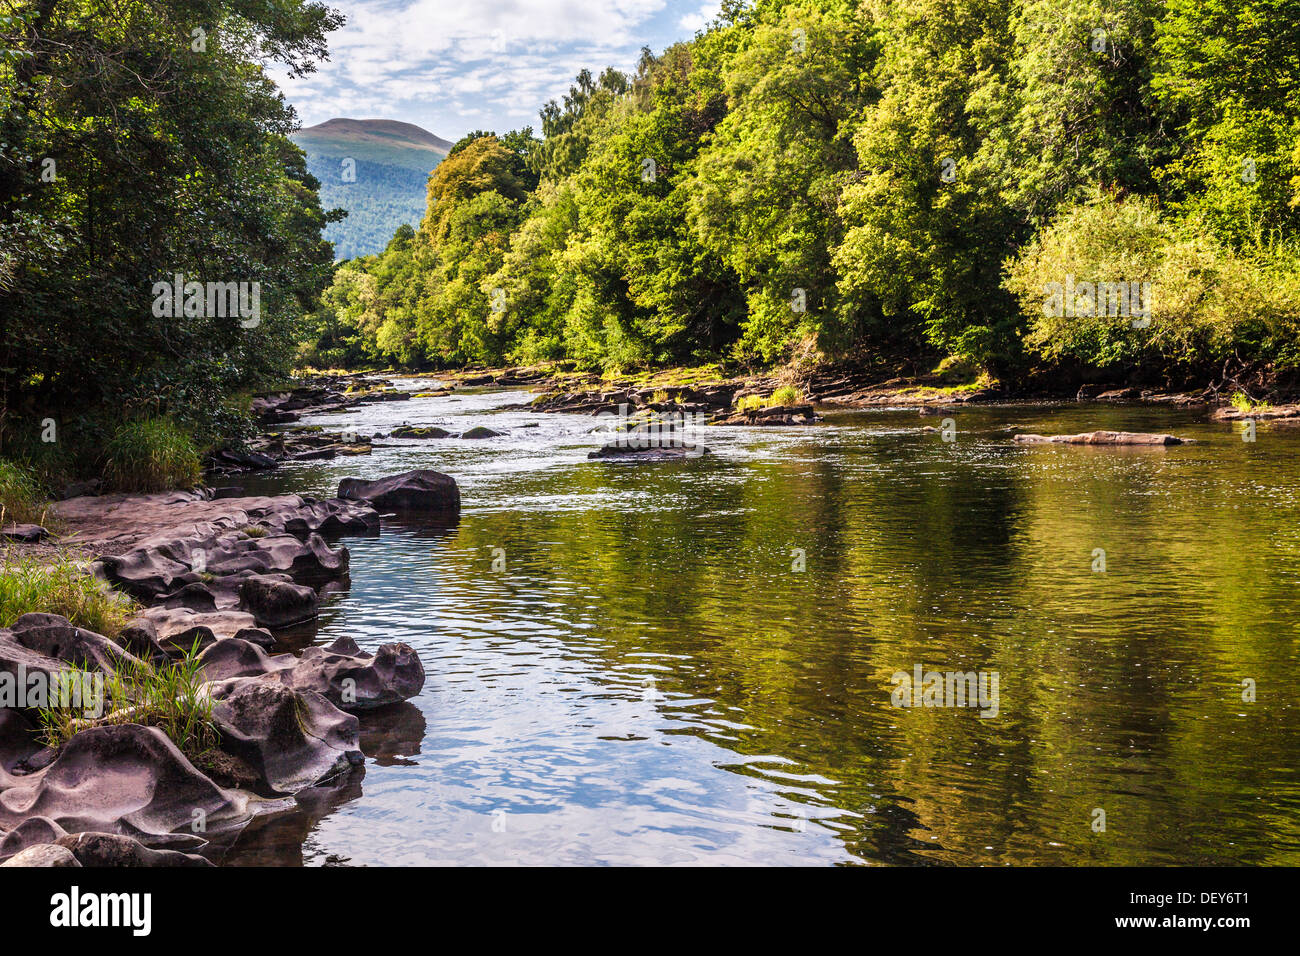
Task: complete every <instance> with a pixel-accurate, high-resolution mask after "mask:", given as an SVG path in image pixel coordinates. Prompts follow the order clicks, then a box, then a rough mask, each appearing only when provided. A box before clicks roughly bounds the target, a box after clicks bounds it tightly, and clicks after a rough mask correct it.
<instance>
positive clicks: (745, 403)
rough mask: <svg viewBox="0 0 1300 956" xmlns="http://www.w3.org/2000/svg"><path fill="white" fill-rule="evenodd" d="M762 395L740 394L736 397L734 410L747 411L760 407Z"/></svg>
mask: <svg viewBox="0 0 1300 956" xmlns="http://www.w3.org/2000/svg"><path fill="white" fill-rule="evenodd" d="M762 407H763V397H762V396H761V395H742V396H741V397H740V398H737V399H736V411H738V412H748V411H750V410H751V409H756V408H762Z"/></svg>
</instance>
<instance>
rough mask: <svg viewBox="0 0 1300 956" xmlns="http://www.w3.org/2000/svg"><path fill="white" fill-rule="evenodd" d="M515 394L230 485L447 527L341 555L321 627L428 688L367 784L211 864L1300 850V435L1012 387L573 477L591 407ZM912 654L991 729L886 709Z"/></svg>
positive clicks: (379, 413) (259, 833)
mask: <svg viewBox="0 0 1300 956" xmlns="http://www.w3.org/2000/svg"><path fill="white" fill-rule="evenodd" d="M398 384H399V387H402V388H407V389H411V390H418V389H421V388H428V387H429V385H428V383H427V382H423V383H422V382H419V381H416V380H398ZM529 398H531V396H530V395H529V394H527V393H524V392H509V391H495V392H490V391H478V392H475V391H472V390H471V391H467V392H462V393H457V394H456V395H454V396H452V397H448V398H413V399H411V400H409V401H403V402H391V403H384V404H374V405H367V406H363V407H361V408H359V409H357V410H355V411H350V412H346V413H341V414H337V413H336V414H328V415H320V416H316V417H315V418H310V419H305V420H304V423H305V424H321V425H324V426H326V427H328V428H329V429H331V430H335V429H339V428H352V427H355V428H357V429H358V430H360V431H363V432H370V431H376V430H378V431H383V432H387V431H388V430H389V429H391V428H392V427H393V426H396V425H398V424H401V423H403V422H410V423H412V424H421V425H423V424H438V425H442V426H443V427H445V428H449V429H451V430H452V431H456V432H459V431H462V430H464V429H467V428H470V427H472V426H475V425H487V426H489V427H491V428H493V429H496V430H498V431H504V432H505V435H504V436H503V437H500V438H493V439H488V440H480V441H471V440H461V439H443V440H433V441H398V440H395V439H390V440H387V441H385V442H383V443H382V444H387V445H392V446H395V447H387V448H379V447H377V448H376V449H375V450H374V452H373V453H372V454H371V455H369V456H364V457H356V458H338V459H335V460H330V461H316V462H301V463H293V464H288V465H285V466H283V467H282V468H280V469H279V470H278V471H277V472H274V473H271V474H270V475H268V476H266V477H261V478H257V479H248V480H247V481H245V482H244V486H245V487H246V488H247V489H248V490H249V491H250V493H251V492H258V493H265V492H287V491H292V492H300V493H307V494H314V495H317V496H321V497H332V496H333V495H334V493H335V490H336V488H337V484H338V480H339V479H340V478H342V477H344V476H349V475H352V476H358V477H364V478H376V477H380V476H382V475H388V474H393V473H396V472H400V471H405V470H408V469H411V468H433V469H436V470H439V471H443V472H446V473H447V474H450V475H452V476H453V477H455V479H456V480H457V482H458V483H459V484H460V488H461V494H462V501H463V511H462V516H461V519H460V521H459V523H458V524H457V525H456V526H455V527H454V528H450V529H432V528H427V527H423V528H422V527H416V526H402V525H397V524H393V523H391V522H386V524H385V527H384V530H383V532H382V534H381V535H379V536H377V537H363V538H347V539H344V544H346V546H347V547H348V548H349V550H350V551H351V555H352V564H351V582H350V587H348V588H346V589H342V590H340V591H338V592H337V593H334V594H332V595H331V596H330V597H329V598H328V600H327V601H326V602H325V603H324V607H323V610H322V616H321V620H320V627H319V632H318V633H317V634H316V635H315V639H316V640H317V641H328V640H332V639H333V638H334V637H336V636H339V635H343V634H347V635H350V636H351V637H353V638H355V639H356V640H357V641H358V643H360V644H361V645H362V646H363V647H365V648H369V649H373V648H374V647H376V646H378V645H379V644H381V643H384V642H386V641H398V640H400V641H405V642H406V643H408V644H410V645H412V646H413V647H415V648H416V649H417V650H418V652H419V654H420V657H421V659H422V660H423V662H424V665H425V669H426V671H427V673H428V680H427V683H426V685H425V688H424V691H423V693H422V694H421V695H420V696H419V697H418V698H416V699H415V700H413V701H412V702H410V704H409V705H406V706H405V707H403V708H397V709H395V710H394V711H392V712H389V713H385V714H378V715H367V716H363V718H362V728H363V750H364V751H365V752H366V756H367V759H366V763H365V768H364V775H357V776H356V777H355V778H354V779H353V780H351V781H350V782H349V783H348V784H347V785H346V786H343V787H341V788H335V789H334V790H325V791H321V792H319V793H315V794H308V795H306V796H305V797H304V798H303V800H302V803H303V809H302V810H301V811H299V812H295V813H290V814H286V815H282V816H280V817H276V818H272V819H269V820H267V821H265V822H263V823H262V824H260V825H255V826H253V827H251V828H250V829H249V830H248V831H246V832H245V834H244V835H243V836H242V837H241V838H240V840H239V842H238V843H237V844H236V845H235V846H234V847H233V849H232V850H231V852H230V853H229V854H228V856H227V858H226V862H228V863H271V862H274V863H282V864H296V863H299V862H302V863H304V864H306V865H331V864H348V865H403V864H449V863H496V864H505V863H521V864H541V863H554V864H757V863H762V864H800V865H810V864H811V865H823V864H854V863H858V864H882V863H888V864H904V865H916V864H920V865H943V864H964V865H1005V864H1071V865H1118V864H1238V863H1267V864H1292V865H1294V864H1296V863H1300V814H1297V812H1296V811H1297V805H1298V804H1300V770H1297V763H1300V761H1297V760H1296V755H1297V753H1300V710H1298V709H1297V706H1296V704H1297V688H1298V687H1300V662H1298V659H1297V647H1298V645H1300V614H1298V613H1297V612H1298V611H1300V591H1298V590H1297V581H1298V580H1300V464H1298V461H1300V458H1298V455H1297V453H1298V452H1300V431H1291V432H1287V431H1285V430H1282V429H1276V430H1269V429H1266V428H1263V427H1261V428H1260V430H1259V432H1258V438H1257V440H1256V441H1255V442H1253V443H1248V442H1243V441H1242V440H1241V438H1240V436H1239V433H1238V431H1236V430H1234V429H1232V428H1230V427H1229V426H1228V425H1225V424H1211V423H1208V422H1206V421H1205V418H1204V414H1203V413H1200V414H1198V413H1196V412H1191V411H1184V410H1176V409H1170V408H1153V407H1138V406H1102V405H1055V406H1000V407H980V408H971V409H968V410H964V411H962V412H960V413H959V414H956V415H954V416H953V417H954V421H955V423H956V425H957V433H956V438H955V441H952V442H945V441H942V440H941V438H940V436H939V435H936V434H934V433H924V432H922V430H921V428H922V426H923V425H926V424H929V425H933V426H938V425H939V423H940V418H939V417H920V416H918V415H917V414H916V412H915V411H842V412H831V413H827V414H826V416H825V421H824V422H823V423H821V424H818V425H816V426H811V427H806V428H802V429H800V428H782V429H768V430H763V429H756V428H750V429H745V428H710V429H708V430H707V433H706V444H707V445H708V446H709V448H710V449H711V451H712V454H710V455H708V456H705V457H703V458H696V459H687V460H683V461H675V462H659V463H641V464H628V463H612V462H603V461H589V460H588V459H587V457H586V456H587V452H588V451H590V450H592V449H594V448H596V447H598V446H599V445H600V444H601V442H602V436H600V435H597V434H591V433H590V430H591V428H592V426H593V424H594V420H593V419H592V418H591V417H589V416H579V415H562V414H561V415H557V414H549V415H548V414H536V413H530V412H523V411H511V410H503V408H502V406H504V405H508V404H510V403H517V402H523V401H527V400H528V399H529ZM1008 426H1020V427H1022V428H1025V429H1028V430H1031V431H1041V432H1044V433H1056V432H1075V431H1087V430H1092V429H1097V428H1112V429H1126V430H1135V431H1137V430H1141V431H1168V432H1172V433H1174V434H1177V435H1180V436H1184V437H1189V438H1194V439H1196V443H1195V444H1190V445H1186V446H1178V447H1170V448H1132V449H1124V448H1089V447H1068V446H1021V445H1016V444H1015V443H1013V442H1012V441H1011V439H1010V436H1009V434H1008V432H1007V431H1006V429H1007V428H1008ZM396 446H400V447H396ZM1098 549H1100V552H1104V554H1101V553H1100V552H1099V550H1098ZM1102 560H1104V566H1105V570H1104V571H1103V570H1101V569H1100V568H1101V561H1102ZM917 665H921V666H922V667H923V669H924V670H931V669H933V670H937V671H978V672H980V673H982V674H985V675H987V674H990V673H996V675H997V677H998V706H997V713H996V716H992V715H990V716H981V714H980V712H979V711H978V710H976V709H974V708H971V707H965V708H963V707H933V708H926V707H921V708H900V707H896V706H894V705H893V702H892V701H891V693H892V691H893V690H894V686H895V685H894V683H893V681H892V675H894V674H896V673H897V672H903V673H908V674H910V673H912V672H913V670H914V668H915V667H916V666H917ZM1249 682H1253V685H1251V684H1250V683H1249ZM1251 686H1253V691H1254V698H1255V699H1254V700H1249V699H1248V698H1250V697H1251V693H1250V687H1251ZM1243 698H1247V699H1243ZM1099 810H1100V811H1102V812H1104V819H1103V818H1102V817H1101V816H1099V815H1098V811H1099ZM1102 823H1104V829H1102V828H1101V825H1102Z"/></svg>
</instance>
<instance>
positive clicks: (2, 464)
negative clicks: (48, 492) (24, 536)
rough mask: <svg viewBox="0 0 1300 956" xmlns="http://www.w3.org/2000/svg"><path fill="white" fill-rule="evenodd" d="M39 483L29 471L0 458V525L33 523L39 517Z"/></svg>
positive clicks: (40, 504) (41, 498)
mask: <svg viewBox="0 0 1300 956" xmlns="http://www.w3.org/2000/svg"><path fill="white" fill-rule="evenodd" d="M43 497H44V496H43V495H42V494H41V488H40V483H39V482H38V481H37V480H36V476H35V475H33V474H32V472H31V471H30V470H28V469H27V468H24V467H23V466H22V465H19V464H17V463H16V462H12V461H7V460H5V459H3V458H0V509H3V514H4V517H3V518H2V519H0V524H8V523H9V522H11V521H17V522H27V521H35V520H36V519H38V518H39V517H40V516H41V509H42V500H43Z"/></svg>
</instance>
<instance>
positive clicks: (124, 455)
mask: <svg viewBox="0 0 1300 956" xmlns="http://www.w3.org/2000/svg"><path fill="white" fill-rule="evenodd" d="M104 458H105V462H104V481H105V482H106V483H107V484H108V486H109V487H111V488H115V489H117V490H119V491H169V490H171V489H173V488H192V487H194V486H195V485H197V484H198V483H199V477H200V474H201V470H200V468H199V456H198V453H197V452H196V451H195V449H194V442H193V440H192V439H191V438H190V436H189V435H188V434H186V433H185V432H184V431H182V430H181V429H180V428H179V427H178V426H177V425H176V424H175V423H174V422H172V421H171V420H169V419H166V418H150V419H145V420H141V421H134V422H127V423H126V424H125V425H122V426H120V427H119V428H118V429H117V431H116V432H114V433H113V437H112V438H111V439H109V442H108V445H107V446H106V447H105V449H104Z"/></svg>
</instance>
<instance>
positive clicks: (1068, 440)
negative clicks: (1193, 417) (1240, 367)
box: [1015, 431, 1190, 445]
mask: <svg viewBox="0 0 1300 956" xmlns="http://www.w3.org/2000/svg"><path fill="white" fill-rule="evenodd" d="M1015 440H1016V441H1018V442H1023V443H1025V444H1029V445H1041V444H1055V445H1183V444H1187V443H1188V442H1189V441H1190V439H1186V438H1177V437H1175V436H1173V435H1156V434H1151V433H1149V432H1105V431H1101V432H1083V433H1082V434H1079V435H1016V436H1015Z"/></svg>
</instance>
